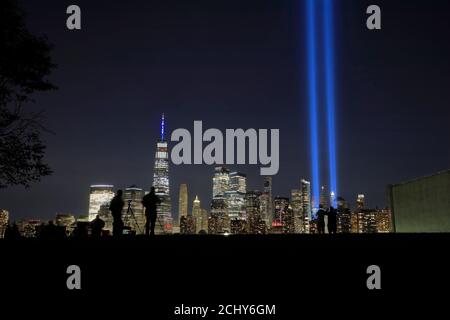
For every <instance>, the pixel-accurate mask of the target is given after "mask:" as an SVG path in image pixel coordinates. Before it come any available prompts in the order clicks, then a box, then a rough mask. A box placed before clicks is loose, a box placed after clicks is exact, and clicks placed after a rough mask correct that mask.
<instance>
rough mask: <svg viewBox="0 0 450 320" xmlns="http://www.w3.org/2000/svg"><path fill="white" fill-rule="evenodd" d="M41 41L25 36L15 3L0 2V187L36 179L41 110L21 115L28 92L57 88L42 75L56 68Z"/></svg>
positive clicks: (45, 171)
mask: <svg viewBox="0 0 450 320" xmlns="http://www.w3.org/2000/svg"><path fill="white" fill-rule="evenodd" d="M50 51H51V46H50V45H49V43H48V41H47V39H46V38H45V37H36V36H34V35H32V34H31V33H29V32H28V30H27V29H26V27H25V24H24V14H23V13H22V11H21V10H20V9H19V7H18V6H17V1H16V0H2V1H1V3H0V188H4V187H7V186H10V185H24V186H25V187H28V186H29V185H30V183H31V182H35V181H39V180H40V178H41V177H42V176H46V175H49V174H50V173H51V170H50V168H49V167H48V165H47V164H45V163H44V162H43V158H44V154H45V145H44V144H43V142H42V140H41V133H42V131H44V130H45V128H44V126H43V125H42V112H26V111H24V110H23V107H24V106H25V105H27V104H28V105H29V104H30V103H33V102H34V100H33V97H32V96H33V94H34V93H36V92H43V91H48V90H53V89H56V87H55V86H54V85H53V84H51V83H50V82H49V81H48V80H47V79H46V77H47V76H48V75H49V74H50V72H51V70H52V69H53V68H54V67H55V65H54V64H53V63H52V60H51V57H50Z"/></svg>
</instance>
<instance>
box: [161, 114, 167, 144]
mask: <svg viewBox="0 0 450 320" xmlns="http://www.w3.org/2000/svg"><path fill="white" fill-rule="evenodd" d="M165 125H166V123H165V120H164V113H163V114H162V116H161V141H164V134H165Z"/></svg>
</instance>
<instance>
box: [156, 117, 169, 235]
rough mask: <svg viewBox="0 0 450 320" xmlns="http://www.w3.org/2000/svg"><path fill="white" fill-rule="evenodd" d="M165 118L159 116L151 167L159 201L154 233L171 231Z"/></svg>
mask: <svg viewBox="0 0 450 320" xmlns="http://www.w3.org/2000/svg"><path fill="white" fill-rule="evenodd" d="M164 134H165V119H164V114H163V115H162V117H161V131H160V138H159V140H158V142H157V143H156V153H155V166H154V168H153V187H155V193H156V195H157V196H158V197H159V198H160V200H161V203H160V204H159V205H158V207H157V214H158V218H157V221H156V228H155V233H157V234H161V233H167V232H169V233H171V232H172V222H173V218H172V203H171V200H170V185H169V149H168V146H167V141H166V140H165V136H164Z"/></svg>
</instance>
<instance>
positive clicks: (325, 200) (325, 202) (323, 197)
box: [319, 186, 330, 208]
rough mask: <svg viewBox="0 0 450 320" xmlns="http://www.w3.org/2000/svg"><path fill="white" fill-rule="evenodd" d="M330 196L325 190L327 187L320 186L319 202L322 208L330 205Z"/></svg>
mask: <svg viewBox="0 0 450 320" xmlns="http://www.w3.org/2000/svg"><path fill="white" fill-rule="evenodd" d="M329 200H330V196H329V194H328V192H327V189H326V188H325V186H322V187H321V188H320V203H319V204H321V205H322V206H323V208H328V207H329V206H330V201H329Z"/></svg>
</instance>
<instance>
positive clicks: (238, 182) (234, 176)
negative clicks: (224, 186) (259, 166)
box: [224, 172, 247, 220]
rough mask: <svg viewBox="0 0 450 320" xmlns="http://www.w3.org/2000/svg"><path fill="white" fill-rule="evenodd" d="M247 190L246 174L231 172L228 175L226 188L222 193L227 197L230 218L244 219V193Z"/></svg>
mask: <svg viewBox="0 0 450 320" xmlns="http://www.w3.org/2000/svg"><path fill="white" fill-rule="evenodd" d="M246 191H247V176H246V175H245V174H243V173H239V172H232V173H230V175H229V185H228V190H227V191H225V193H224V195H225V198H226V199H227V207H228V217H229V218H230V220H234V219H240V220H245V219H246V213H245V193H246Z"/></svg>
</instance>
